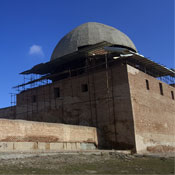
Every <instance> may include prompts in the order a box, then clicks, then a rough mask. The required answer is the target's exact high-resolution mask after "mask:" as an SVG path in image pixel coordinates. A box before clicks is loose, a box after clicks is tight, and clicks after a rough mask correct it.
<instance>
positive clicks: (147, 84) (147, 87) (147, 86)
mask: <svg viewBox="0 0 175 175" xmlns="http://www.w3.org/2000/svg"><path fill="white" fill-rule="evenodd" d="M146 89H147V90H149V81H148V80H146Z"/></svg>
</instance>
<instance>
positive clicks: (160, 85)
mask: <svg viewBox="0 0 175 175" xmlns="http://www.w3.org/2000/svg"><path fill="white" fill-rule="evenodd" d="M159 87H160V94H161V95H163V86H162V83H159Z"/></svg>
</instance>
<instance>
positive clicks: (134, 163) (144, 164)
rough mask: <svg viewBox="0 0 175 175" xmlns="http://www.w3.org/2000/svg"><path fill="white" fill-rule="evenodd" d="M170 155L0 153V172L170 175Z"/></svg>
mask: <svg viewBox="0 0 175 175" xmlns="http://www.w3.org/2000/svg"><path fill="white" fill-rule="evenodd" d="M174 165H175V159H174V158H173V157H160V156H140V155H126V154H122V153H117V152H98V153H37V154H36V153H0V174H23V175H24V174H174Z"/></svg>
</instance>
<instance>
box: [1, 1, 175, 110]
mask: <svg viewBox="0 0 175 175" xmlns="http://www.w3.org/2000/svg"><path fill="white" fill-rule="evenodd" d="M174 15H175V14H174V0H0V61H1V62H0V85H1V86H0V108H2V107H6V106H9V105H10V93H11V92H15V91H14V90H13V89H12V87H13V86H15V85H18V84H20V83H22V82H23V77H22V76H21V75H19V73H20V72H22V71H24V70H27V69H29V68H31V67H32V66H33V65H35V64H38V63H41V62H47V61H49V59H50V57H51V54H52V51H53V49H54V47H55V46H56V44H57V42H58V41H59V40H60V39H61V37H63V36H64V35H65V34H66V33H68V32H69V31H70V30H72V29H73V28H75V27H77V26H78V25H80V24H82V23H85V22H100V23H104V24H107V25H111V26H113V27H115V28H117V29H119V30H121V31H122V32H124V33H125V34H127V35H128V36H129V37H130V38H131V39H132V41H133V42H134V44H135V45H136V47H137V49H138V51H139V52H140V53H141V54H143V55H144V56H146V57H148V58H150V59H152V60H154V61H155V62H158V63H162V64H164V65H166V66H167V67H170V68H172V67H175V66H174V65H175V61H174V60H175V59H174V39H175V38H174Z"/></svg>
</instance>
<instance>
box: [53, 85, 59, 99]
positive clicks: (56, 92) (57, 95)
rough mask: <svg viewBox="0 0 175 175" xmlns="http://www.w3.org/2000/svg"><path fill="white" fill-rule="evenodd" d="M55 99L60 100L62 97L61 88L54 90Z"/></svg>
mask: <svg viewBox="0 0 175 175" xmlns="http://www.w3.org/2000/svg"><path fill="white" fill-rule="evenodd" d="M54 97H55V98H59V97H60V88H58V87H57V88H54Z"/></svg>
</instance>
